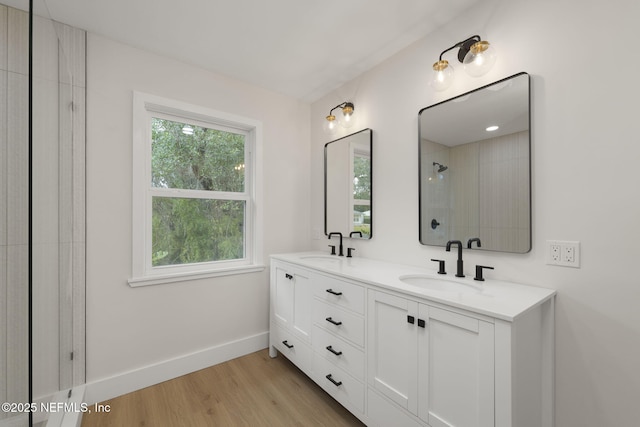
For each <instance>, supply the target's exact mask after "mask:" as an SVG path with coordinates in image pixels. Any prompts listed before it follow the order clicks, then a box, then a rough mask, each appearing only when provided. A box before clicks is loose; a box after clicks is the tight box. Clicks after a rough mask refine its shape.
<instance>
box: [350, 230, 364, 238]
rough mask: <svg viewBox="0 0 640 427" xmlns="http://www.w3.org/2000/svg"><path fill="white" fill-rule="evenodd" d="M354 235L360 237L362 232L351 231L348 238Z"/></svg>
mask: <svg viewBox="0 0 640 427" xmlns="http://www.w3.org/2000/svg"><path fill="white" fill-rule="evenodd" d="M354 235H357V236H360V237H362V231H352V232H351V233H349V237H353V236H354Z"/></svg>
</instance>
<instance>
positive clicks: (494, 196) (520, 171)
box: [422, 131, 530, 252]
mask: <svg viewBox="0 0 640 427" xmlns="http://www.w3.org/2000/svg"><path fill="white" fill-rule="evenodd" d="M423 147H424V150H423V156H425V157H426V158H428V159H430V161H435V162H438V163H441V164H443V165H447V166H448V169H447V170H446V171H444V172H441V173H438V172H437V170H436V169H437V168H432V167H431V166H430V165H431V164H432V163H429V162H424V161H423V162H422V164H423V165H424V166H423V168H424V169H426V170H423V171H422V176H423V180H424V182H423V183H422V184H423V197H426V198H427V199H426V200H427V202H428V203H427V206H428V207H427V210H426V217H427V218H438V219H439V220H440V223H441V224H440V225H439V226H438V227H437V228H436V229H435V230H430V231H432V234H431V237H434V236H435V239H434V240H433V241H432V242H433V244H439V245H445V244H446V243H447V241H448V240H450V239H451V238H452V237H451V236H465V237H466V238H470V237H475V236H480V238H481V240H482V248H483V249H488V250H496V249H495V248H500V250H501V251H510V252H526V251H527V250H528V248H529V247H530V241H529V240H530V234H529V224H530V218H529V216H530V210H529V199H528V197H527V196H526V195H523V193H522V191H521V189H522V188H523V186H525V187H526V186H528V179H529V132H528V131H523V132H518V133H514V134H510V135H504V136H500V137H497V138H490V139H485V140H482V141H478V142H473V143H470V144H464V145H458V146H455V147H447V146H445V145H442V144H437V143H434V142H431V141H424V145H423ZM426 190H428V191H426Z"/></svg>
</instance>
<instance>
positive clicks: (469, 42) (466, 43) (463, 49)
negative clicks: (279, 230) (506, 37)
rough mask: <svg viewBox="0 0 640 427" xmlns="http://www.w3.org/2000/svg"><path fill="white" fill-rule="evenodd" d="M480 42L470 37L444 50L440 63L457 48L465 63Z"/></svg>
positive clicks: (461, 60)
mask: <svg viewBox="0 0 640 427" xmlns="http://www.w3.org/2000/svg"><path fill="white" fill-rule="evenodd" d="M479 41H482V39H481V38H480V36H478V35H475V36H471V37H469V38H468V39H466V40H463V41H461V42H458V43H456V44H454V45H453V46H451V47H450V48H448V49H445V50H443V51H442V53H441V54H440V58H439V61H442V55H444V54H445V53H447V52H449V51H450V50H453V49H455V48H459V49H460V50H459V51H458V61H460V62H463V61H464V57H465V55H466V54H467V53H468V52H469V50H471V46H473V45H474V43H477V42H479ZM332 111H333V110H332Z"/></svg>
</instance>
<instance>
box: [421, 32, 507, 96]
mask: <svg viewBox="0 0 640 427" xmlns="http://www.w3.org/2000/svg"><path fill="white" fill-rule="evenodd" d="M456 48H458V61H460V62H461V63H462V64H463V67H464V70H465V71H466V72H467V74H469V75H470V76H472V77H479V76H482V75H483V74H486V73H487V72H488V71H489V70H490V69H491V67H493V64H494V63H495V62H496V53H495V49H494V48H493V47H491V44H490V43H489V42H488V41H486V40H482V39H481V38H480V36H477V35H476V36H471V37H469V38H468V39H466V40H463V41H461V42H458V43H456V44H454V45H453V46H451V47H450V48H448V49H445V50H444V51H442V53H441V54H440V57H439V58H438V61H437V62H436V63H434V64H433V75H432V77H431V86H432V87H433V88H434V89H435V90H438V91H440V90H445V89H446V88H448V87H449V86H451V82H452V81H453V67H452V66H451V65H450V64H449V61H447V60H446V59H442V55H444V54H445V53H447V52H449V51H450V50H453V49H456Z"/></svg>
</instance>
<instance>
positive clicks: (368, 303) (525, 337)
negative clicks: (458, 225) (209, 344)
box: [269, 252, 555, 427]
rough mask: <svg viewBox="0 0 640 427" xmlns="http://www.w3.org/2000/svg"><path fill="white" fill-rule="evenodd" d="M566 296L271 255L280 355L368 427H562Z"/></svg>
mask: <svg viewBox="0 0 640 427" xmlns="http://www.w3.org/2000/svg"><path fill="white" fill-rule="evenodd" d="M554 298H555V291H553V290H549V289H544V288H538V287H533V286H525V285H519V284H514V283H507V282H501V281H497V280H492V279H487V280H486V281H484V282H474V280H473V277H466V278H456V277H453V275H452V274H448V275H438V274H437V273H436V272H435V271H432V270H429V269H426V268H424V269H423V268H419V267H415V266H405V265H399V264H392V263H386V262H382V261H376V260H369V259H364V258H346V257H339V256H331V255H328V254H323V253H317V252H313V253H294V254H283V255H274V256H272V258H271V307H270V338H269V354H270V355H271V357H276V355H277V352H276V350H277V351H279V352H280V353H282V354H283V355H284V356H286V357H287V358H288V359H290V360H291V361H292V362H293V363H294V364H295V365H296V366H297V367H299V368H300V369H301V370H302V371H303V372H304V373H306V374H307V375H308V376H309V377H310V378H312V379H313V380H314V381H315V382H316V383H317V384H318V385H320V386H321V387H322V388H323V389H324V390H325V391H327V392H328V393H329V394H330V395H331V396H333V397H334V398H335V399H336V400H337V401H338V402H340V403H341V404H342V405H343V406H344V407H346V408H347V409H348V410H349V411H351V412H352V413H353V414H354V415H355V416H356V417H358V418H359V419H360V420H362V421H363V422H364V423H365V424H367V425H369V426H381V427H382V426H391V425H393V426H415V427H419V426H430V427H444V426H455V427H467V426H479V427H488V426H495V427H510V426H514V427H528V426H531V427H533V426H536V427H540V426H545V427H550V426H553V389H554V387H553V376H554V363H553V354H554V348H553V347H554Z"/></svg>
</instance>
